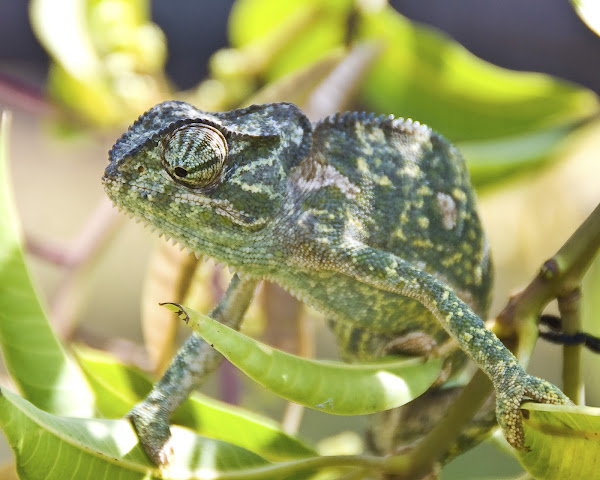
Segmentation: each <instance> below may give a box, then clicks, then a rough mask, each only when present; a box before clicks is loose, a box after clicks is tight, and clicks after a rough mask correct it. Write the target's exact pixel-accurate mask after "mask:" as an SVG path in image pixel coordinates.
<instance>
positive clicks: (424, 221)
mask: <svg viewBox="0 0 600 480" xmlns="http://www.w3.org/2000/svg"><path fill="white" fill-rule="evenodd" d="M417 223H418V224H419V227H421V228H427V227H429V219H428V218H427V217H419V219H418V220H417Z"/></svg>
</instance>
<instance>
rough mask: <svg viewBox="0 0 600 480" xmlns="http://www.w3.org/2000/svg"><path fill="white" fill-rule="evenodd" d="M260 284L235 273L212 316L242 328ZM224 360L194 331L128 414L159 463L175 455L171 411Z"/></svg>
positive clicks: (234, 326) (143, 442)
mask: <svg viewBox="0 0 600 480" xmlns="http://www.w3.org/2000/svg"><path fill="white" fill-rule="evenodd" d="M257 283H258V280H257V279H246V278H244V279H242V278H240V277H238V276H237V275H235V276H234V277H233V278H232V280H231V283H230V285H229V288H228V289H227V292H226V293H225V295H224V296H223V298H222V299H221V302H220V303H219V305H217V307H215V308H214V309H213V310H212V311H211V312H210V314H209V316H210V317H211V318H213V319H215V320H217V321H219V322H221V323H223V324H225V325H227V326H229V327H232V328H236V329H237V328H239V326H240V325H241V323H242V319H243V317H244V314H245V313H246V309H247V308H248V305H249V304H250V302H251V300H252V296H253V294H254V290H255V288H256V285H257ZM222 359H223V357H222V356H221V354H220V353H219V352H217V351H216V350H215V349H214V348H212V347H211V346H210V345H208V344H207V343H206V342H205V341H204V340H202V339H201V338H200V337H199V336H197V335H196V334H195V333H194V334H192V335H191V336H190V337H189V338H188V339H187V341H186V342H185V343H184V344H183V345H182V346H181V348H180V349H179V351H178V352H177V354H176V355H175V357H174V358H173V360H172V361H171V364H170V365H169V368H168V369H167V371H166V372H165V374H164V375H163V377H162V378H161V379H160V380H159V381H158V382H157V383H156V384H155V385H154V387H153V388H152V391H151V392H150V393H149V394H148V396H147V397H146V398H145V399H144V400H143V401H142V402H140V403H138V404H137V405H135V406H134V407H133V408H132V409H131V411H130V412H129V413H128V414H127V418H128V419H129V421H130V422H131V423H132V424H133V427H134V429H135V431H136V433H137V435H138V438H139V441H140V444H141V445H142V446H143V448H144V450H145V451H146V454H147V455H148V457H149V458H150V459H151V460H152V461H153V462H154V463H156V464H157V465H164V464H167V463H168V461H169V457H170V455H171V454H172V451H171V447H170V446H169V439H170V437H171V431H170V429H169V419H170V417H171V414H172V413H173V412H174V411H175V409H176V408H177V407H179V405H181V404H182V403H183V402H184V401H185V400H186V399H187V397H188V396H189V395H190V393H191V392H192V391H193V390H194V389H196V388H198V387H199V386H200V385H201V384H202V383H203V382H204V381H205V379H206V378H207V377H208V375H209V374H210V373H212V372H213V371H214V370H215V369H216V368H217V366H218V365H219V363H221V360H222Z"/></svg>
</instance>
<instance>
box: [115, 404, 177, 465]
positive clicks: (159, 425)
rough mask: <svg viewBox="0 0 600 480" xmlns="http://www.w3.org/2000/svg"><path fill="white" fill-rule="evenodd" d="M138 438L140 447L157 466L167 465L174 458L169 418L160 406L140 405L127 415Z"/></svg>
mask: <svg viewBox="0 0 600 480" xmlns="http://www.w3.org/2000/svg"><path fill="white" fill-rule="evenodd" d="M126 418H127V419H128V420H129V421H130V422H131V424H132V425H133V428H134V430H135V432H136V434H137V436H138V439H139V442H140V445H141V446H142V448H143V449H144V451H145V452H146V455H148V458H150V460H152V461H153V462H154V463H155V464H156V465H158V466H161V465H167V464H168V463H169V461H170V459H171V457H172V456H173V448H172V446H171V445H170V442H169V440H170V438H171V431H170V429H169V418H168V415H165V413H164V410H163V409H162V408H161V406H160V405H158V404H153V403H148V402H146V401H144V402H140V403H138V404H137V405H136V406H135V407H133V408H132V409H131V411H130V412H129V413H128V414H127V416H126Z"/></svg>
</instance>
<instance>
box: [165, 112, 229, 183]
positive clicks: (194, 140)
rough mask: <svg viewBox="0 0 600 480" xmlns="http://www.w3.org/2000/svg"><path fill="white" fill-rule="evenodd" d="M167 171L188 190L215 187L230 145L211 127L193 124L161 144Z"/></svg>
mask: <svg viewBox="0 0 600 480" xmlns="http://www.w3.org/2000/svg"><path fill="white" fill-rule="evenodd" d="M161 149H162V152H161V157H162V162H163V166H164V168H165V170H167V172H168V173H169V175H171V177H173V179H174V180H175V181H176V182H178V183H182V184H184V185H187V186H188V187H192V188H194V187H206V186H207V185H210V184H211V183H213V182H214V181H215V180H217V178H219V174H220V173H221V170H222V168H223V164H224V163H225V159H226V158H227V141H226V140H225V137H224V136H223V134H222V133H221V132H220V131H219V130H217V129H216V128H214V127H211V126H210V125H200V124H191V125H185V126H183V127H181V128H178V129H177V130H175V131H174V132H172V133H171V134H169V135H168V136H167V137H166V138H165V139H164V140H163V141H162V142H161Z"/></svg>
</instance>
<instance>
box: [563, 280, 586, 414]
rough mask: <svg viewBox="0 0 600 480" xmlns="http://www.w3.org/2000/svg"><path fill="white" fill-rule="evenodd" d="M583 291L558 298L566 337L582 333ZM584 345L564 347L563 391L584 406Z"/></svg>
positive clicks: (578, 289) (572, 292)
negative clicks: (582, 363) (582, 365)
mask: <svg viewBox="0 0 600 480" xmlns="http://www.w3.org/2000/svg"><path fill="white" fill-rule="evenodd" d="M580 307H581V289H580V288H576V289H574V290H573V291H571V293H570V294H567V295H560V296H559V297H558V311H559V312H560V317H561V320H562V322H561V323H562V330H563V333H564V334H565V335H575V334H576V333H578V332H580V331H581V308H580ZM581 350H582V345H581V344H579V345H565V346H564V347H563V372H562V379H563V390H564V392H565V395H567V396H568V397H569V398H570V399H571V400H573V402H574V403H575V404H576V405H583V404H584V402H585V395H584V391H583V372H582V369H581Z"/></svg>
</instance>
